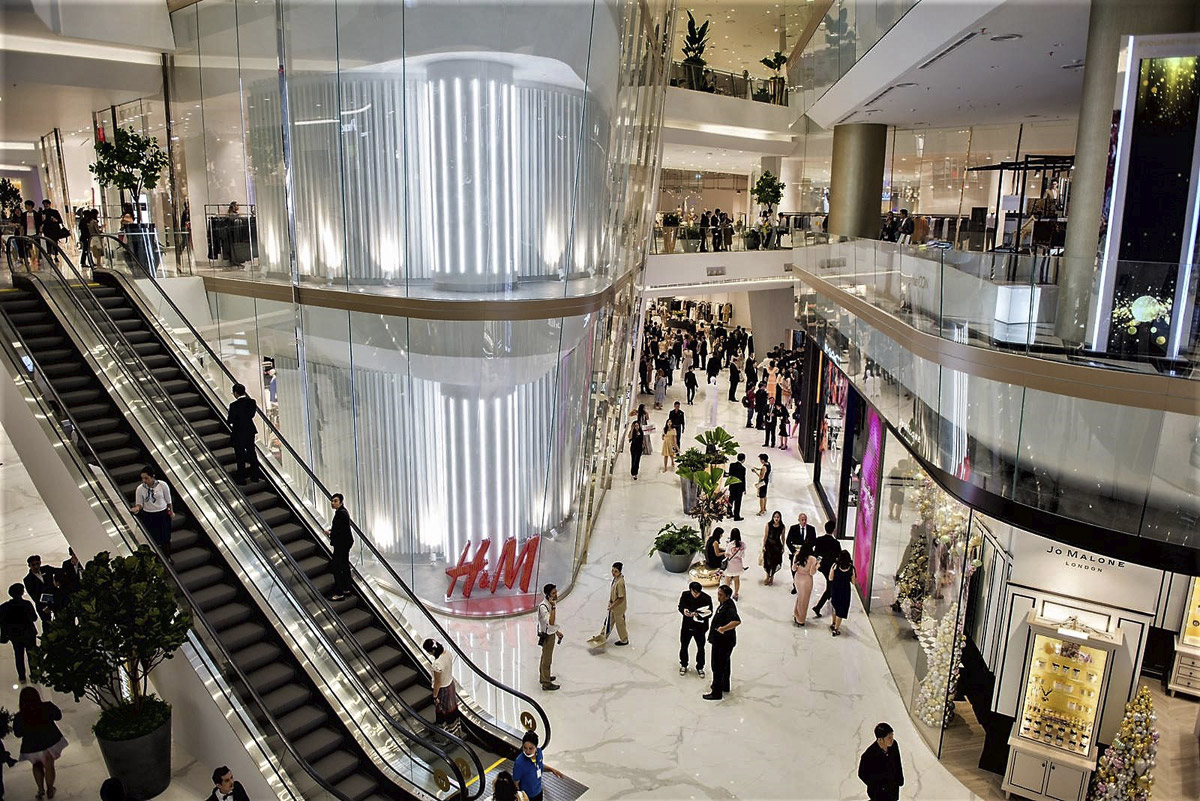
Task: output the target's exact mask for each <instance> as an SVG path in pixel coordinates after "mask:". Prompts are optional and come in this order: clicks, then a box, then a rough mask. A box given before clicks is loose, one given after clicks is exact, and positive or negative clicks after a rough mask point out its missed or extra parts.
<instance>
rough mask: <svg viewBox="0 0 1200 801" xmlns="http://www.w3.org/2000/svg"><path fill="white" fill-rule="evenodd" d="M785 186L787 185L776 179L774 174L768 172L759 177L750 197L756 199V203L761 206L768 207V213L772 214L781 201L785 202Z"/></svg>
mask: <svg viewBox="0 0 1200 801" xmlns="http://www.w3.org/2000/svg"><path fill="white" fill-rule="evenodd" d="M784 186H786V184H784V183H782V182H781V181H780V180H779V179H778V178H777V177H775V174H774V173H773V172H771V171H770V170H767V171H766V172H764V173H763V174H762V175H761V176H759V178H758V181H757V182H756V183H755V184H754V188H753V189H751V190H750V197H752V198H754V201H755V202H756V203H758V204H759V205H760V206H766V207H767V211H768V212H772V211H774V208H775V206H776V205H777V204H778V203H779V201H781V200H783V188H784Z"/></svg>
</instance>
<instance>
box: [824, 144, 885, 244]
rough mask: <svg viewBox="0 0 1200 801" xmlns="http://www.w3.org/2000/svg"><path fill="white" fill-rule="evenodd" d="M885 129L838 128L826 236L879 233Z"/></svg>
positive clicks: (871, 234)
mask: <svg viewBox="0 0 1200 801" xmlns="http://www.w3.org/2000/svg"><path fill="white" fill-rule="evenodd" d="M887 130H888V128H887V126H886V125H881V124H877V123H853V124H849V125H837V126H835V127H834V129H833V165H832V167H831V174H830V179H829V233H831V234H834V235H836V236H853V237H862V238H867V239H874V238H875V237H876V236H877V235H878V234H879V210H880V208H881V202H880V197H881V195H882V192H883V162H884V157H885V154H886V152H887Z"/></svg>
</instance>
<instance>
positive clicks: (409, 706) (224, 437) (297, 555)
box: [92, 269, 519, 797]
mask: <svg viewBox="0 0 1200 801" xmlns="http://www.w3.org/2000/svg"><path fill="white" fill-rule="evenodd" d="M93 275H94V280H95V281H96V282H97V284H98V285H99V286H98V287H97V288H95V289H93V290H92V292H93V294H94V295H95V296H96V297H97V298H98V299H99V301H100V303H101V304H102V305H103V306H104V309H105V312H106V313H107V314H108V316H109V317H110V318H111V319H112V320H113V321H114V322H115V323H116V325H117V327H119V329H120V330H121V332H122V334H123V336H124V337H125V339H126V340H127V341H128V342H129V343H130V344H131V345H132V347H133V348H134V349H135V350H136V351H137V353H138V355H139V356H140V357H141V359H142V360H143V361H144V362H145V363H146V365H147V366H148V367H149V368H150V369H151V371H152V373H153V375H154V378H155V379H156V380H157V381H158V382H159V384H160V386H161V387H162V388H163V390H164V391H166V392H167V393H169V394H170V395H171V398H172V400H173V401H174V402H175V403H176V405H177V406H178V408H179V410H180V411H181V412H182V414H183V416H184V418H186V419H187V421H188V424H189V425H190V426H191V428H192V430H193V431H194V433H195V434H196V435H197V436H198V437H199V438H200V439H201V441H202V442H203V443H204V445H205V446H206V447H207V448H208V449H209V451H210V452H211V453H212V455H213V457H214V458H215V459H216V460H218V461H219V462H220V463H221V465H222V467H223V468H224V470H225V472H226V473H227V474H228V475H229V476H230V477H233V476H234V475H235V473H236V470H237V465H236V459H235V454H234V450H233V446H232V444H231V432H230V429H229V426H228V424H227V423H226V409H225V408H223V407H221V406H219V405H218V401H217V399H216V398H215V397H214V396H213V395H212V394H211V393H210V392H209V391H208V387H207V386H201V385H200V384H199V383H198V382H197V381H196V380H195V379H194V378H193V377H192V375H191V372H190V370H189V368H190V366H191V365H190V364H185V363H184V362H182V361H181V360H179V359H178V358H177V357H176V355H175V351H174V350H173V349H171V348H169V347H168V345H167V342H166V341H165V339H164V335H163V334H162V333H161V329H158V328H157V327H154V326H152V325H151V324H150V322H149V320H147V319H146V315H145V313H144V312H143V311H142V309H141V308H139V304H138V303H137V300H136V296H135V295H134V294H133V293H135V292H136V291H137V290H136V288H134V287H132V286H131V285H130V284H129V283H128V282H127V281H126V280H125V277H124V276H123V275H121V274H119V273H115V272H110V271H106V270H99V269H98V270H95V271H94V274H93ZM231 384H232V382H231ZM230 397H232V396H230ZM260 461H261V460H260ZM263 467H264V469H263V470H262V471H261V472H262V475H261V476H259V477H258V478H257V480H254V481H251V482H249V483H247V484H245V485H241V487H240V489H241V492H242V495H243V496H244V497H245V499H246V501H247V502H249V504H250V505H252V506H253V507H254V509H255V510H257V512H258V514H259V515H260V516H261V517H262V519H263V520H264V521H265V522H266V524H267V525H268V526H269V527H270V529H271V532H272V533H273V535H274V536H275V538H277V539H278V541H279V542H280V543H281V544H282V546H283V548H284V549H285V550H286V551H287V552H288V554H290V555H291V557H292V559H294V560H295V562H296V564H297V565H298V567H299V568H300V570H301V571H302V572H303V573H304V575H305V576H306V577H307V579H308V580H309V581H310V582H311V584H312V586H313V587H314V588H315V589H316V591H317V592H319V593H320V594H322V595H323V596H328V595H329V594H330V593H331V592H332V591H333V583H334V578H333V572H332V551H331V548H330V546H329V543H328V541H327V540H326V538H325V537H324V536H322V535H323V531H322V529H321V527H320V525H319V523H318V524H314V523H315V521H313V520H312V517H311V515H308V514H305V511H306V510H303V509H301V508H299V506H300V504H299V503H298V501H297V500H296V499H295V496H293V495H291V494H290V493H288V494H285V492H284V491H282V490H281V489H280V484H281V483H282V482H281V481H280V478H281V477H280V476H278V475H277V474H275V472H274V471H272V470H271V469H269V465H266V464H264V465H263ZM361 538H362V533H361V532H359V534H358V539H359V540H361ZM172 547H173V549H174V550H175V552H176V553H175V559H176V560H177V564H189V565H190V564H192V563H193V562H194V561H195V560H197V559H199V558H200V556H201V555H200V554H193V553H192V552H191V551H192V549H191V548H186V549H182V552H181V551H180V549H179V548H178V547H177V546H176V544H175V543H174V541H173V542H172ZM199 564H204V563H203V562H200V563H199ZM352 581H353V586H354V589H353V591H352V592H351V593H350V594H349V595H347V597H346V598H345V599H343V600H340V601H332V600H331V601H329V604H330V606H331V607H332V609H333V611H334V612H335V613H336V614H337V615H338V617H340V618H341V621H342V623H344V624H345V626H346V628H347V629H349V631H351V632H352V633H353V636H354V639H355V640H356V641H357V643H358V644H359V646H361V648H362V650H363V652H365V654H366V656H367V658H368V659H369V660H370V662H371V663H372V664H373V665H374V667H375V668H376V670H377V671H378V672H379V673H380V674H382V676H383V678H384V680H385V682H386V684H387V686H388V687H390V688H391V690H392V691H393V692H394V693H396V695H397V696H398V699H399V701H400V703H401V704H402V705H403V706H404V708H405V709H406V710H407V711H409V712H411V713H413V714H415V715H417V716H419V717H421V718H422V719H423V720H424V721H425V722H426V723H427V724H433V723H434V710H433V694H432V683H431V681H432V677H431V676H430V675H429V674H428V672H427V671H426V670H425V667H424V664H423V662H420V661H417V660H415V659H414V658H413V656H412V654H411V653H410V651H409V648H408V647H407V646H406V644H405V643H403V642H401V640H400V638H399V637H398V636H397V634H396V632H395V630H394V629H393V627H392V626H391V625H389V623H388V622H387V621H386V619H385V617H384V615H383V614H382V612H381V611H380V610H379V609H378V606H377V604H376V603H375V602H374V596H373V593H371V592H370V591H369V590H365V589H364V587H363V581H362V580H361V578H360V577H359V576H357V575H355V574H354V572H353V571H352ZM467 722H468V724H469V723H470V720H469V719H468V720H467ZM466 733H467V734H468V735H469V737H468V740H469V745H470V750H471V751H473V752H474V753H467V752H463V751H460V750H459V749H454V748H447V751H448V753H449V754H450V755H451V756H452V757H454V758H455V759H456V761H457V760H461V761H459V762H458V767H459V769H460V770H461V771H462V772H463V775H464V776H465V777H466V778H467V779H468V780H472V779H473V778H474V777H475V776H476V774H477V771H478V772H486V771H487V769H488V768H489V767H494V766H495V765H496V764H498V763H500V762H502V761H503V759H504V757H502V756H501V754H505V755H511V754H514V753H515V752H516V750H517V748H518V747H519V742H506V741H505V740H504V739H503V738H501V737H498V736H497V734H496V733H495V732H492V731H489V730H488V728H485V727H482V726H471V725H469V726H468V730H467V732H466ZM475 766H478V767H475ZM472 783H473V782H472ZM483 789H484V787H483V785H482V784H481V785H480V786H479V787H478V788H476V789H474V790H473V791H472V792H471V797H474V796H475V795H476V794H478V793H479V792H481V791H482V790H483Z"/></svg>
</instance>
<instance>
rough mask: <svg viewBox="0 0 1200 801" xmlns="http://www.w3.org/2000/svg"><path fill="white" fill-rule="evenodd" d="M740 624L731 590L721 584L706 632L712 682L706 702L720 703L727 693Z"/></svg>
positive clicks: (740, 620) (705, 697)
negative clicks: (709, 649) (710, 658)
mask: <svg viewBox="0 0 1200 801" xmlns="http://www.w3.org/2000/svg"><path fill="white" fill-rule="evenodd" d="M741 624H742V619H741V618H740V617H738V611H737V604H735V603H734V602H733V590H732V589H730V588H729V585H728V584H722V585H721V586H720V587H718V588H717V611H716V612H715V613H714V614H713V619H712V628H711V629H709V630H708V641H709V643H710V644H711V645H712V671H713V680H712V687H711V691H710V692H708V693H707V694H705V695H704V700H706V701H720V700H721V696H722V694H723V693H727V692H729V671H730V668H731V664H730V663H731V661H732V658H733V649H734V646H736V645H737V632H736V631H735V629H736V628H737V627H738V626H740V625H741Z"/></svg>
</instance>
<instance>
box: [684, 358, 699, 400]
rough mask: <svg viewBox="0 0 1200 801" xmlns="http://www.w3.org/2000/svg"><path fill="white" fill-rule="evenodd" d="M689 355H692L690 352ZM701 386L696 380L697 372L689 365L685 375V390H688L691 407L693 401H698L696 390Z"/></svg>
mask: <svg viewBox="0 0 1200 801" xmlns="http://www.w3.org/2000/svg"><path fill="white" fill-rule="evenodd" d="M687 353H688V355H689V356H690V355H691V351H690V350H689V351H688V352H687ZM699 386H700V382H699V381H697V380H696V371H695V370H693V369H692V366H691V365H690V364H689V365H688V366H687V370H686V371H684V373H683V388H684V389H686V390H687V405H688V406H691V405H692V401H694V400H696V389H697V388H698V387H699Z"/></svg>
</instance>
